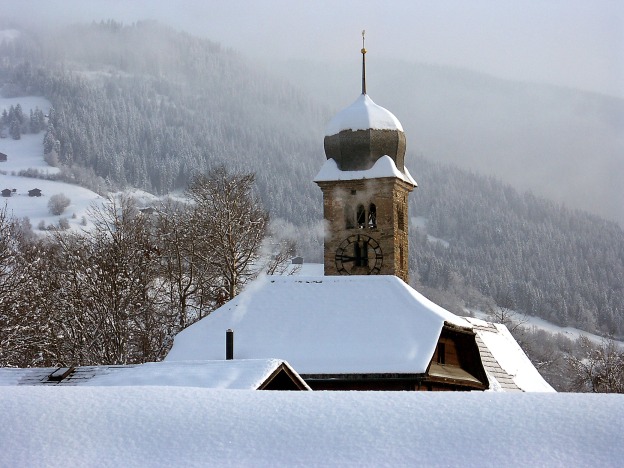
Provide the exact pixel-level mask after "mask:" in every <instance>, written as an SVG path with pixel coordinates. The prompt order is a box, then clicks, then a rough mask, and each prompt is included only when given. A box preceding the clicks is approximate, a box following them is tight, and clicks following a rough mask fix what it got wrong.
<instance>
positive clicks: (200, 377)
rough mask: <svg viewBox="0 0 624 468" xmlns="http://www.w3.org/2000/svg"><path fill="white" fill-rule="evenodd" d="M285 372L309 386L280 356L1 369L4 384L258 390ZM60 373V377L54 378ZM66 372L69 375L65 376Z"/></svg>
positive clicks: (0, 384)
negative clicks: (122, 364)
mask: <svg viewBox="0 0 624 468" xmlns="http://www.w3.org/2000/svg"><path fill="white" fill-rule="evenodd" d="M281 371H285V372H287V373H288V375H289V376H290V377H291V378H293V380H295V381H296V382H297V384H298V386H301V387H303V388H304V389H308V390H309V387H308V385H307V384H306V383H305V382H304V381H303V379H301V377H300V376H299V375H298V374H297V373H296V372H295V371H294V370H293V369H292V368H291V367H290V366H289V365H288V363H287V362H285V361H283V360H280V359H247V360H243V359H238V360H227V361H226V360H219V361H186V362H148V363H145V364H136V365H127V366H121V365H117V366H81V367H76V368H71V369H70V368H54V367H52V368H28V369H7V368H0V386H12V385H46V386H49V385H64V386H75V385H87V386H97V387H107V386H166V387H197V388H213V389H235V390H257V389H261V388H263V387H264V386H265V385H267V384H269V383H270V382H271V380H272V379H273V377H275V376H276V374H277V373H278V372H281ZM53 374H56V375H57V376H58V378H52V379H51V378H50V376H52V375H53ZM63 374H66V376H63Z"/></svg>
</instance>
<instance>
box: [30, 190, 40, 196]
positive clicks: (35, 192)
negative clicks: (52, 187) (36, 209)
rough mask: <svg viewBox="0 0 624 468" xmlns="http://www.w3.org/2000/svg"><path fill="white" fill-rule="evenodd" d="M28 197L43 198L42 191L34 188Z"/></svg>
mask: <svg viewBox="0 0 624 468" xmlns="http://www.w3.org/2000/svg"><path fill="white" fill-rule="evenodd" d="M28 196H29V197H40V196H41V189H38V188H34V189H32V190H29V191H28Z"/></svg>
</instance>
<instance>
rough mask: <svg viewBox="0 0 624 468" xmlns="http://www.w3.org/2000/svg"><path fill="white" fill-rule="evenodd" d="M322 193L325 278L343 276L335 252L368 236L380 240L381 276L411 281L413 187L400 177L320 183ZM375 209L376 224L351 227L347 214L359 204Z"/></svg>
mask: <svg viewBox="0 0 624 468" xmlns="http://www.w3.org/2000/svg"><path fill="white" fill-rule="evenodd" d="M318 184H319V186H320V187H321V190H322V191H323V210H324V218H325V222H326V226H325V248H324V264H325V274H326V275H338V274H340V273H339V271H338V269H337V267H336V258H335V257H336V250H337V249H338V248H339V246H340V244H341V243H342V242H343V241H344V240H345V239H347V238H348V237H349V236H351V235H357V234H365V235H367V236H370V237H371V238H373V239H374V240H376V241H377V243H378V244H379V247H380V248H381V250H382V252H383V262H382V265H381V269H380V271H379V274H382V275H395V276H398V277H399V278H401V279H403V280H404V281H405V282H407V281H408V225H409V223H408V204H407V199H408V194H409V192H411V190H412V189H413V187H412V186H411V185H410V184H408V183H406V182H404V181H402V180H400V179H397V178H380V179H366V180H363V179H361V180H347V181H332V182H319V183H318ZM371 203H373V204H374V205H375V207H376V221H377V225H376V226H375V227H371V226H369V225H368V223H367V224H366V225H365V226H364V227H360V226H358V225H357V223H355V226H353V227H348V224H347V221H346V216H345V213H346V211H347V209H348V208H349V207H350V208H351V209H352V210H357V206H358V205H363V206H364V207H366V208H368V207H369V206H370V204H371Z"/></svg>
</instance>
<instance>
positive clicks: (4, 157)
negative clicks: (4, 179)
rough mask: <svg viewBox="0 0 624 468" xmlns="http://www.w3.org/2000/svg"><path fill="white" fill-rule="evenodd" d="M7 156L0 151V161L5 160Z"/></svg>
mask: <svg viewBox="0 0 624 468" xmlns="http://www.w3.org/2000/svg"><path fill="white" fill-rule="evenodd" d="M7 158H8V156H7V155H6V154H4V153H0V162H4V161H6V160H7Z"/></svg>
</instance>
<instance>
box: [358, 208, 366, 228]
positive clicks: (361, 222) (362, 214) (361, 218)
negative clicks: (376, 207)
mask: <svg viewBox="0 0 624 468" xmlns="http://www.w3.org/2000/svg"><path fill="white" fill-rule="evenodd" d="M357 224H358V227H359V228H363V227H365V226H366V210H365V209H364V205H358V207H357Z"/></svg>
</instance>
